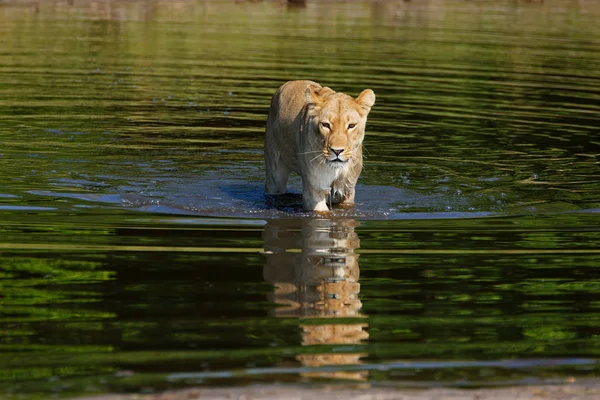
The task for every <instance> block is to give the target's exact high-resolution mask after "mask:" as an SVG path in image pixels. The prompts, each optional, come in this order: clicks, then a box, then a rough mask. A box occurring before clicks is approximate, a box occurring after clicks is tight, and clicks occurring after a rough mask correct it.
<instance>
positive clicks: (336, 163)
mask: <svg viewBox="0 0 600 400" xmlns="http://www.w3.org/2000/svg"><path fill="white" fill-rule="evenodd" d="M327 162H328V163H330V164H332V165H334V166H336V167H339V166H342V165H344V164H346V163H347V162H348V160H342V159H341V158H335V159H333V160H328V161H327Z"/></svg>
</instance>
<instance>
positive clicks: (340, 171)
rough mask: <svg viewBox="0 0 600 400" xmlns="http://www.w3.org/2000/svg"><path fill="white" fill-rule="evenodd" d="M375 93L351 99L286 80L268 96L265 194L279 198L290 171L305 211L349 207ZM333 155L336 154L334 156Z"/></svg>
mask: <svg viewBox="0 0 600 400" xmlns="http://www.w3.org/2000/svg"><path fill="white" fill-rule="evenodd" d="M374 103H375V94H374V93H373V91H372V90H370V89H366V90H363V91H362V92H361V94H360V95H359V96H358V97H357V98H356V99H354V98H352V97H350V96H348V95H346V94H344V93H336V92H334V91H333V90H332V89H330V88H328V87H321V85H319V84H318V83H315V82H311V81H290V82H287V83H285V84H284V85H283V86H281V87H280V88H279V90H278V91H277V92H276V93H275V95H274V96H273V99H272V101H271V108H270V109H269V117H268V120H267V130H266V134H265V169H266V181H265V191H266V193H267V194H283V193H285V192H286V184H287V180H288V177H289V174H290V172H291V171H294V172H296V173H298V174H299V175H300V176H301V177H302V186H303V190H302V202H303V205H304V209H305V210H308V211H328V210H329V208H328V207H327V199H328V197H329V195H330V194H331V203H346V204H352V203H354V188H355V186H356V181H357V180H358V177H359V176H360V173H361V171H362V142H363V139H364V135H365V124H366V122H367V115H368V114H369V111H370V110H371V107H372V106H373V104H374ZM337 153H339V154H337Z"/></svg>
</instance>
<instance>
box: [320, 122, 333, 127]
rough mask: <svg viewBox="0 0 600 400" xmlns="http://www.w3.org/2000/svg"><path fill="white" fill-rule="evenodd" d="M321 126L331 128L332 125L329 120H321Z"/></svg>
mask: <svg viewBox="0 0 600 400" xmlns="http://www.w3.org/2000/svg"><path fill="white" fill-rule="evenodd" d="M321 126H322V127H323V128H325V129H331V125H329V122H321Z"/></svg>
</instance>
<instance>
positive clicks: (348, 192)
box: [331, 177, 358, 205]
mask: <svg viewBox="0 0 600 400" xmlns="http://www.w3.org/2000/svg"><path fill="white" fill-rule="evenodd" d="M357 180H358V179H356V180H350V179H348V178H346V177H345V178H341V179H338V180H337V181H335V182H333V185H331V203H332V204H341V205H352V204H354V192H355V190H354V188H355V186H356V181H357Z"/></svg>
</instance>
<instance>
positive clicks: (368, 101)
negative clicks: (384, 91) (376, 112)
mask: <svg viewBox="0 0 600 400" xmlns="http://www.w3.org/2000/svg"><path fill="white" fill-rule="evenodd" d="M356 102H357V103H358V105H359V106H360V107H361V108H362V109H363V110H364V112H365V115H366V114H368V113H369V111H371V107H373V104H375V93H373V91H372V90H371V89H365V90H363V91H362V92H360V94H359V95H358V97H357V98H356Z"/></svg>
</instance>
